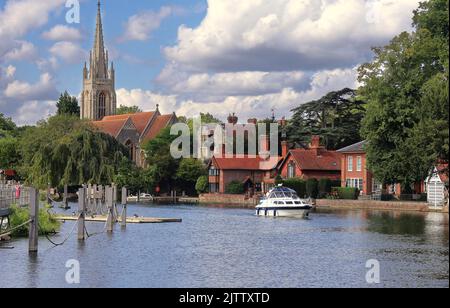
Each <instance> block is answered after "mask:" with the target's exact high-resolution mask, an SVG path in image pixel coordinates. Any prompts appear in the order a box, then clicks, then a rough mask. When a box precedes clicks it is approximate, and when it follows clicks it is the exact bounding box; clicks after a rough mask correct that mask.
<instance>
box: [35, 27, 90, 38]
mask: <svg viewBox="0 0 450 308" xmlns="http://www.w3.org/2000/svg"><path fill="white" fill-rule="evenodd" d="M42 37H43V38H44V39H46V40H49V41H79V40H81V39H82V35H81V33H80V31H79V30H78V29H76V28H71V27H68V26H65V25H56V26H54V27H53V28H52V29H50V30H49V31H47V32H44V33H42Z"/></svg>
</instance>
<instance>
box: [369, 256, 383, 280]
mask: <svg viewBox="0 0 450 308" xmlns="http://www.w3.org/2000/svg"><path fill="white" fill-rule="evenodd" d="M366 268H367V269H368V271H367V273H366V282H367V283H368V284H380V283H381V272H380V270H381V267H380V262H379V261H378V260H375V259H370V260H368V261H367V262H366Z"/></svg>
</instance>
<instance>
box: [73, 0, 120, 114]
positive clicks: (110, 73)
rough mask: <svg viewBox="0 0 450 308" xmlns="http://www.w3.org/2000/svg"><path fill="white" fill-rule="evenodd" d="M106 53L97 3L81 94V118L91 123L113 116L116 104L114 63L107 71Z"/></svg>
mask: <svg viewBox="0 0 450 308" xmlns="http://www.w3.org/2000/svg"><path fill="white" fill-rule="evenodd" d="M108 65H109V60H108V51H107V50H105V45H104V41H103V26H102V16H101V10H100V0H99V1H98V12H97V26H96V30H95V41H94V48H93V49H92V51H91V53H90V60H89V69H88V68H87V64H86V63H84V69H83V92H82V93H81V118H82V119H87V120H93V121H99V120H102V119H103V117H105V116H110V115H115V114H116V108H117V102H116V90H115V71H114V63H111V67H110V68H109V69H108Z"/></svg>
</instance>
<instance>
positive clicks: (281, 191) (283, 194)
mask: <svg viewBox="0 0 450 308" xmlns="http://www.w3.org/2000/svg"><path fill="white" fill-rule="evenodd" d="M269 199H300V198H299V197H298V195H297V193H296V192H295V190H292V189H290V188H287V187H276V188H274V189H273V190H272V191H271V192H270V194H269Z"/></svg>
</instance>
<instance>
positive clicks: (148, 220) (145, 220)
mask: <svg viewBox="0 0 450 308" xmlns="http://www.w3.org/2000/svg"><path fill="white" fill-rule="evenodd" d="M54 218H55V219H56V220H60V221H75V220H78V217H76V216H70V215H55V216H54ZM106 220H107V216H86V218H85V221H89V222H106ZM117 222H120V218H119V219H117ZM174 222H183V220H182V219H179V218H156V217H127V223H129V224H158V223H174Z"/></svg>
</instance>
